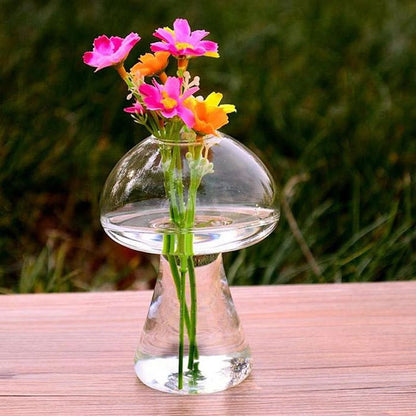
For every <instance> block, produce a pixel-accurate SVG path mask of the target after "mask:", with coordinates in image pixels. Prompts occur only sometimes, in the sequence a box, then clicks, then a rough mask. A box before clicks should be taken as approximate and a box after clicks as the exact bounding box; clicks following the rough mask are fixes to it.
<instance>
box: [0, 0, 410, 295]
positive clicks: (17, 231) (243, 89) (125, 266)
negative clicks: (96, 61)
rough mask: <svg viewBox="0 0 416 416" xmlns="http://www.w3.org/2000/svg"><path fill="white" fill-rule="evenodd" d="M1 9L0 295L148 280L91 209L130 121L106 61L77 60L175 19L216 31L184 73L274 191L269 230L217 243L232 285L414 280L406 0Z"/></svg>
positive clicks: (167, 1) (99, 2)
mask: <svg viewBox="0 0 416 416" xmlns="http://www.w3.org/2000/svg"><path fill="white" fill-rule="evenodd" d="M0 15H1V16H2V24H1V25H0V60H1V65H0V74H1V79H0V90H1V111H0V144H1V147H0V168H1V169H0V288H1V291H2V292H5V293H7V292H10V291H18V292H32V291H64V290H90V289H113V288H116V289H125V288H141V287H148V286H149V285H151V284H152V280H153V279H154V276H155V262H156V259H155V258H154V257H152V256H146V255H143V254H140V253H134V252H131V251H128V250H125V249H123V248H121V247H119V246H117V245H115V244H113V243H112V242H111V241H110V240H109V239H108V238H107V237H106V236H105V235H104V233H103V231H102V230H101V227H100V225H99V220H98V217H99V215H98V199H99V193H100V189H101V187H102V185H103V183H104V181H105V178H106V176H107V175H108V173H109V171H110V170H111V168H112V166H113V165H114V164H115V162H116V161H117V160H118V159H119V158H120V157H121V155H122V154H124V153H125V152H126V151H127V150H128V149H129V148H130V147H132V146H133V145H134V144H135V143H137V142H138V141H139V140H140V138H142V137H145V132H144V131H142V130H140V128H139V127H138V126H137V125H135V124H134V123H132V122H131V120H130V119H129V116H128V115H127V114H125V113H123V111H122V108H123V107H124V106H125V96H126V91H125V89H124V86H123V84H122V83H121V82H119V80H118V79H117V75H116V74H115V73H114V71H113V70H111V69H107V70H103V71H100V72H98V73H97V74H94V73H93V70H92V68H89V67H87V66H85V65H84V64H83V63H82V60H81V56H82V53H83V52H84V51H86V50H90V49H91V44H92V40H93V39H94V38H95V37H96V36H97V35H99V34H102V33H105V34H108V35H119V36H125V35H127V34H128V33H129V32H131V31H135V32H138V33H139V34H140V35H141V36H142V41H141V42H140V43H139V44H138V46H136V47H135V48H134V49H133V52H132V54H131V55H132V57H133V56H134V57H133V59H131V58H129V61H128V64H133V63H134V61H135V59H136V57H137V56H138V55H139V53H144V52H146V49H147V46H148V43H149V42H151V41H153V39H152V36H151V33H152V32H153V30H154V29H155V28H157V27H160V26H165V25H169V26H171V25H172V22H173V20H174V19H175V18H176V17H185V18H187V19H188V20H189V21H190V24H191V27H192V28H194V29H196V28H204V29H207V30H208V31H210V32H211V36H210V38H211V39H212V40H215V41H217V42H218V43H219V45H220V54H221V59H220V60H215V59H208V58H201V59H199V60H195V61H193V62H192V66H191V67H190V70H191V72H194V73H198V74H199V75H202V77H203V78H202V79H203V86H206V87H207V88H208V90H207V91H202V92H203V93H206V92H209V91H210V90H220V91H222V92H223V93H224V96H225V98H224V102H231V103H234V104H236V106H237V108H238V113H237V114H236V115H232V116H231V118H232V119H231V123H230V124H229V125H228V126H227V127H226V128H225V129H223V130H224V131H225V132H226V133H228V134H230V135H232V136H234V137H236V138H238V139H239V140H241V141H242V142H243V143H245V144H246V145H248V146H249V147H250V148H252V149H253V150H255V151H256V152H257V153H258V154H259V155H260V156H261V157H262V158H263V159H265V160H267V162H268V164H269V167H270V169H271V170H272V172H273V174H274V176H275V178H276V182H277V184H278V187H279V189H280V198H281V204H282V220H281V223H280V225H279V229H278V231H277V232H275V233H274V234H273V235H272V236H270V237H269V238H268V239H267V240H266V241H265V242H263V243H260V244H258V245H257V246H254V247H251V248H248V249H246V250H242V251H240V252H236V253H230V254H228V255H227V256H226V267H227V272H228V276H229V278H230V280H231V281H232V283H233V284H270V283H272V284H273V283H294V282H296V283H297V282H334V281H369V280H388V279H391V280H394V279H410V278H414V277H415V276H416V250H415V248H416V227H415V200H416V198H415V190H416V189H415V180H416V178H415V162H416V142H415V134H416V77H415V68H416V65H415V64H416V55H415V53H416V25H415V24H414V22H415V20H416V3H415V2H414V1H412V0H404V1H394V0H386V1H382V0H379V1H375V0H369V1H365V2H364V1H359V0H357V1H350V2H341V1H335V2H330V1H326V0H291V1H289V0H281V1H269V0H257V1H256V2H253V1H249V0H238V1H237V0H229V1H227V2H223V1H220V0H211V1H209V2H193V1H188V2H185V3H178V2H177V1H174V0H164V1H163V2H161V1H157V0H156V1H152V2H149V1H146V2H145V1H141V0H125V1H123V2H122V3H119V2H114V1H112V0H111V1H110V0H94V1H93V2H85V1H83V0H82V1H81V0H72V1H66V0H51V1H48V2H44V1H35V0H22V1H20V2H16V1H10V0H2V1H1V2H0ZM127 66H129V65H127ZM156 267H157V265H156Z"/></svg>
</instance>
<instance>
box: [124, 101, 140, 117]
mask: <svg viewBox="0 0 416 416" xmlns="http://www.w3.org/2000/svg"><path fill="white" fill-rule="evenodd" d="M124 111H125V112H126V113H132V114H144V108H143V106H142V105H141V104H140V103H139V102H138V101H136V102H135V103H134V104H133V105H132V106H131V107H127V108H125V109H124Z"/></svg>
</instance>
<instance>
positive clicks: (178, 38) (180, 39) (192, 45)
mask: <svg viewBox="0 0 416 416" xmlns="http://www.w3.org/2000/svg"><path fill="white" fill-rule="evenodd" d="M173 29H174V30H172V29H170V28H169V27H165V28H163V29H162V28H159V29H157V30H156V31H155V32H154V33H153V36H156V37H157V38H159V39H161V40H162V42H154V43H152V44H151V46H150V49H151V50H152V51H153V52H158V51H166V52H170V53H171V54H172V55H173V56H176V57H178V56H186V57H191V56H203V55H205V56H211V57H214V58H218V56H219V55H218V52H217V51H218V45H217V44H216V43H215V42H212V41H210V40H202V39H203V38H204V37H205V36H207V35H209V32H206V31H205V30H195V31H193V32H191V28H190V27H189V23H188V21H187V20H186V19H176V20H175V22H174V23H173Z"/></svg>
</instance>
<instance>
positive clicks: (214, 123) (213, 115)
mask: <svg viewBox="0 0 416 416" xmlns="http://www.w3.org/2000/svg"><path fill="white" fill-rule="evenodd" d="M221 99H222V94H220V93H218V92H213V93H211V94H210V95H208V97H207V98H206V99H205V100H199V99H197V98H195V97H189V98H188V99H187V100H186V101H185V103H184V104H185V106H186V107H188V108H189V109H190V110H191V111H192V112H193V113H194V117H195V124H194V126H193V129H194V130H195V131H197V132H198V133H204V134H214V135H217V134H218V133H217V131H216V130H218V129H219V128H220V127H222V126H224V125H225V124H227V123H228V116H227V114H228V113H232V112H234V111H236V110H235V107H234V106H233V105H232V104H223V105H219V103H220V101H221Z"/></svg>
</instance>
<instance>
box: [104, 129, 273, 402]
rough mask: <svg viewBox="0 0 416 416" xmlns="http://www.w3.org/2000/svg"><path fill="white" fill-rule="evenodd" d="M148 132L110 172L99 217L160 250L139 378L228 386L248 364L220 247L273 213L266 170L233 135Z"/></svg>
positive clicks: (258, 236)
mask: <svg viewBox="0 0 416 416" xmlns="http://www.w3.org/2000/svg"><path fill="white" fill-rule="evenodd" d="M187 139H188V138H187V137H186V135H185V136H184V137H182V136H179V137H178V138H177V139H175V140H172V141H166V140H160V139H156V138H155V137H153V136H151V137H149V138H147V139H145V140H144V141H142V142H141V143H139V144H138V145H137V146H135V147H134V148H133V149H132V150H130V151H129V152H128V153H127V154H126V155H125V156H124V157H123V158H122V159H121V160H120V161H119V162H118V164H117V165H116V166H115V168H114V169H113V171H112V172H111V173H110V175H109V177H108V179H107V181H106V184H105V186H104V190H103V193H102V198H101V223H102V225H103V227H104V230H105V231H106V232H107V234H108V235H109V236H110V237H111V238H112V239H114V240H115V241H117V242H118V243H120V244H122V245H124V246H127V247H129V248H132V249H135V250H138V251H144V252H148V253H157V254H160V255H161V257H160V270H159V277H158V280H157V283H156V286H155V289H154V295H153V299H152V302H151V305H150V308H149V312H148V316H147V320H146V323H145V325H144V329H143V331H142V334H141V338H140V342H139V346H138V349H137V352H136V356H135V370H136V374H137V376H138V377H139V378H140V380H141V381H142V382H143V383H144V384H146V385H148V386H150V387H152V388H155V389H158V390H161V391H166V392H175V393H179V394H194V393H210V392H216V391H221V390H224V389H226V388H228V387H231V386H234V385H236V384H238V383H240V382H241V381H242V380H244V379H245V378H246V377H247V376H248V374H249V373H250V370H251V356H250V350H249V346H248V345H247V343H246V341H245V337H244V334H243V331H242V329H241V326H240V322H239V319H238V316H237V312H236V311H235V308H234V304H233V301H232V298H231V294H230V290H229V287H228V283H227V279H226V276H225V273H224V268H223V265H222V255H221V254H219V253H223V252H227V251H231V250H237V249H240V248H244V247H248V246H250V245H252V244H255V243H257V242H259V241H260V240H262V239H263V238H265V237H266V236H267V235H269V234H270V233H271V232H272V231H273V229H274V228H275V227H276V224H277V222H278V219H279V210H278V208H277V204H276V199H277V198H276V192H275V187H274V184H273V180H272V177H271V176H270V174H269V172H268V171H267V169H266V168H265V166H264V165H263V164H262V162H261V161H260V160H259V159H258V158H257V156H255V155H254V154H253V153H252V152H251V151H249V150H248V149H247V148H246V147H244V146H243V145H242V144H240V143H239V142H237V141H235V140H234V139H232V138H231V137H229V136H226V135H223V134H221V135H219V136H205V137H203V138H199V139H198V140H194V141H191V142H189V140H187Z"/></svg>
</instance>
